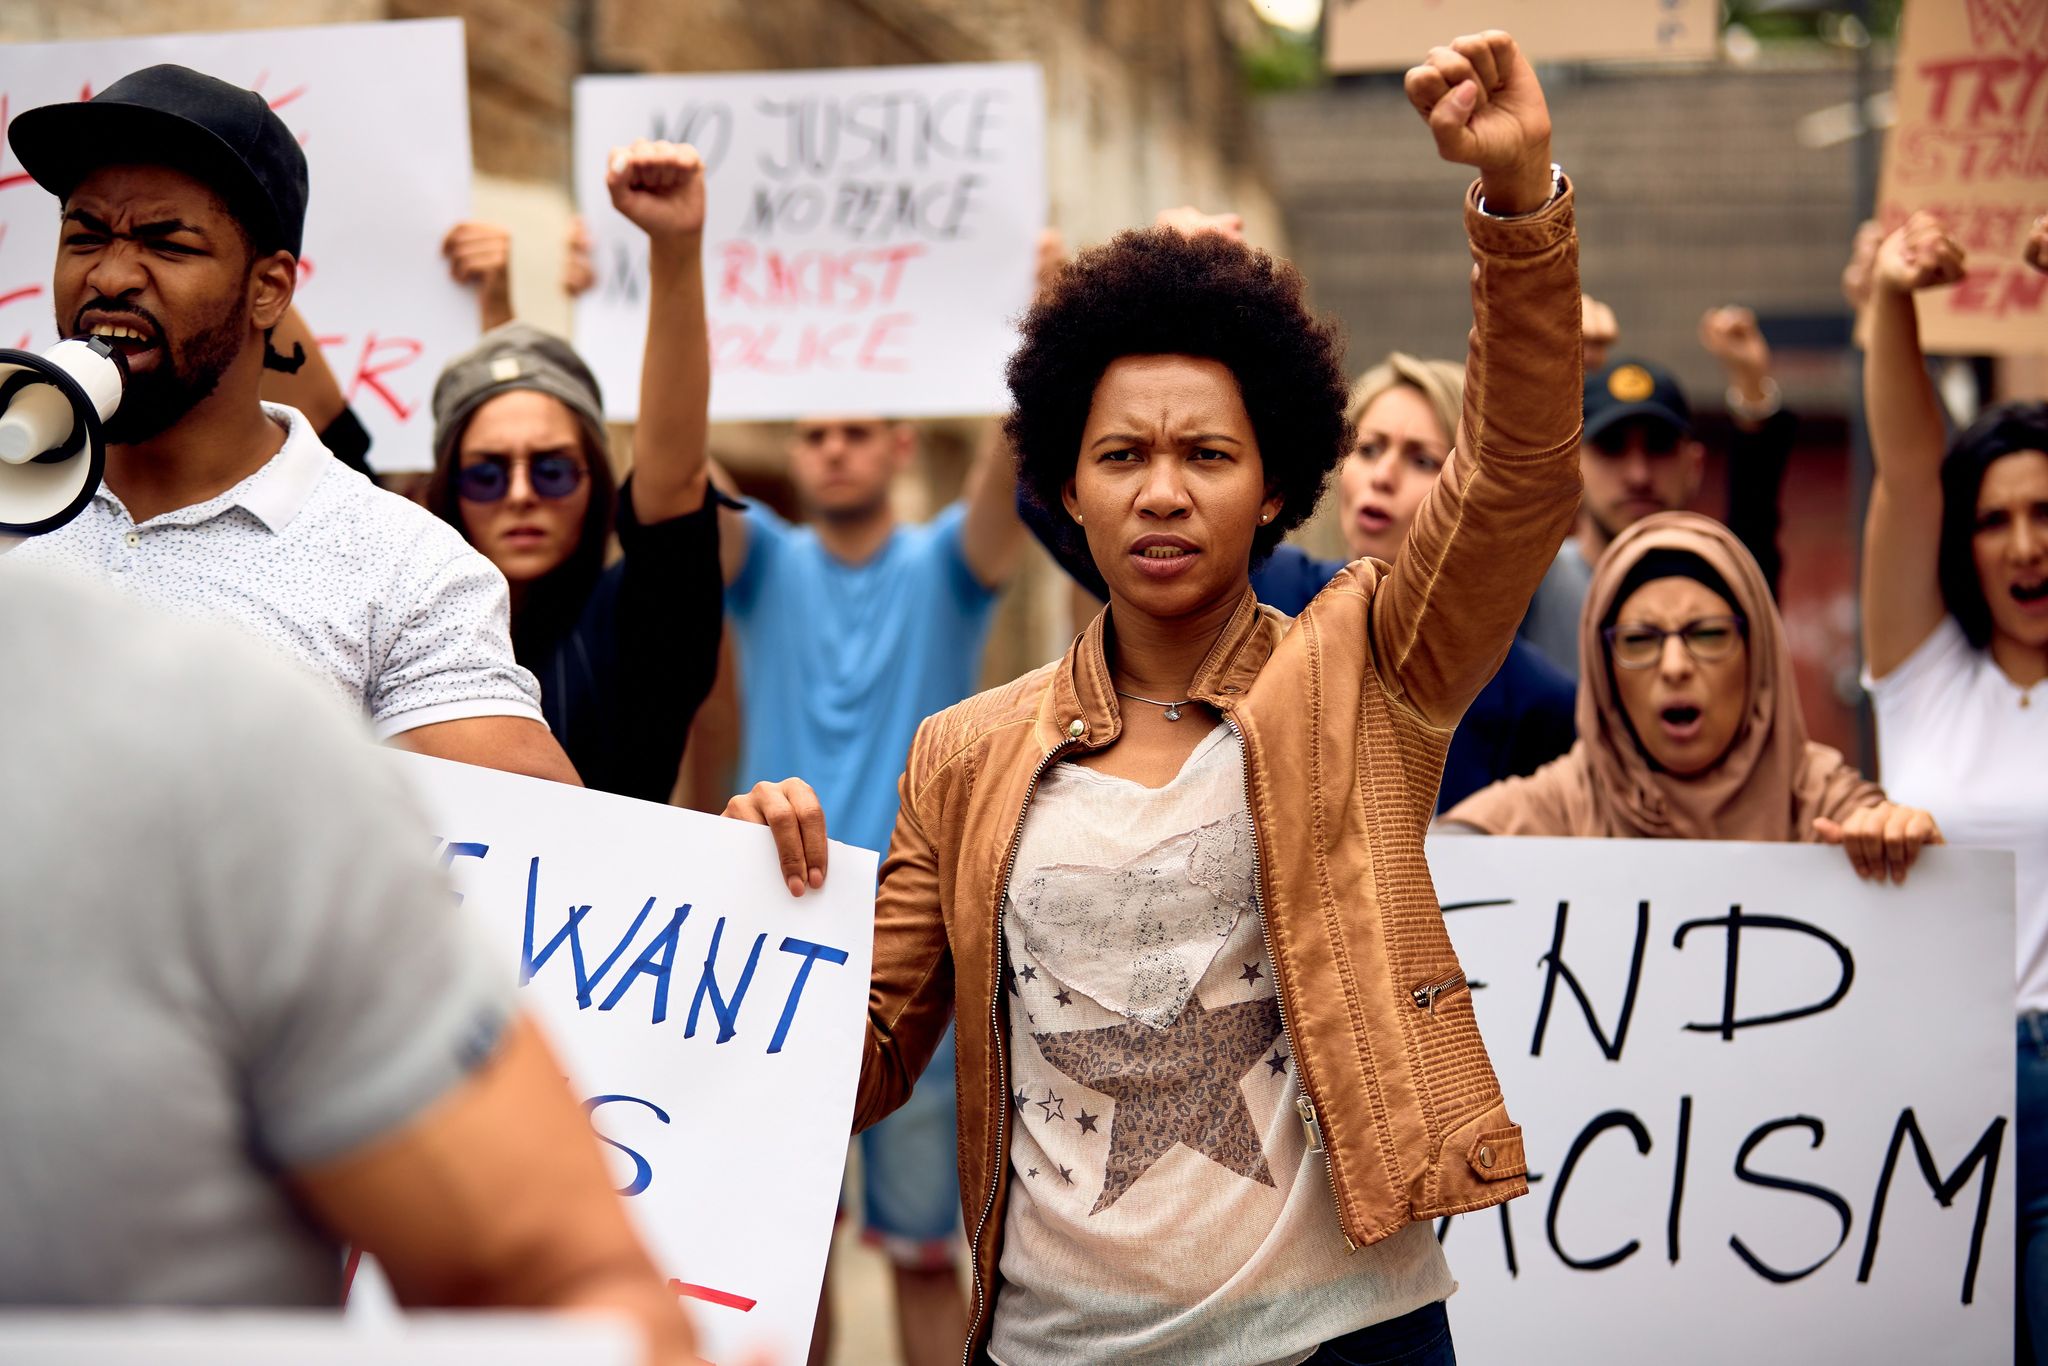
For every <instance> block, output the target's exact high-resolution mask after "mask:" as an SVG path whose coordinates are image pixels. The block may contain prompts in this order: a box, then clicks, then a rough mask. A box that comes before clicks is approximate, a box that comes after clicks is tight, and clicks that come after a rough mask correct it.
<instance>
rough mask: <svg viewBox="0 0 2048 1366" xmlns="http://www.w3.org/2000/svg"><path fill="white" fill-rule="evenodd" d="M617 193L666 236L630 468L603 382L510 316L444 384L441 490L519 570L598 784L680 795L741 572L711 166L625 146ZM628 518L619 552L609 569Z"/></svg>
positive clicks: (657, 265)
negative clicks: (719, 419) (714, 324)
mask: <svg viewBox="0 0 2048 1366" xmlns="http://www.w3.org/2000/svg"><path fill="white" fill-rule="evenodd" d="M605 183H606V188H607V189H608V190H609V191H610V192H611V198H612V204H613V205H614V206H615V207H616V208H617V209H618V210H619V212H620V213H622V214H624V215H625V216H626V217H627V218H628V219H630V220H631V221H632V222H633V223H634V224H635V225H636V226H638V227H639V228H640V229H641V230H642V231H644V232H646V234H647V237H648V269H649V307H648V315H647V349H646V353H645V357H644V359H643V361H642V368H641V380H640V418H639V423H638V425H637V427H636V428H635V431H634V440H633V448H634V464H633V471H632V475H631V477H630V478H629V479H628V480H627V481H626V483H625V485H624V487H623V488H618V487H616V486H615V485H614V483H613V478H612V467H611V462H610V459H609V456H608V443H607V441H606V437H605V427H604V406H603V402H602V400H601V399H600V397H599V394H598V387H597V380H596V379H595V378H594V377H593V376H592V375H591V373H590V370H589V368H588V367H587V366H585V365H584V363H583V361H582V360H581V358H579V357H578V356H577V355H576V353H575V351H574V350H572V349H571V348H570V347H569V345H568V343H566V342H564V341H562V340H561V339H560V338H558V337H553V336H550V335H549V334H547V333H545V332H542V331H540V330H539V329H537V328H533V327H529V326H527V325H525V324H523V323H517V322H514V323H507V324H505V325H504V326H502V327H497V328H494V329H492V330H491V331H490V332H488V333H486V334H485V335H484V337H483V339H482V340H481V341H480V342H478V344H477V345H476V347H475V349H473V350H471V351H470V352H469V353H467V354H466V355H463V356H461V357H459V358H457V359H456V360H455V361H453V362H452V363H451V364H450V365H449V366H448V368H447V369H446V370H444V371H443V372H442V374H441V378H440V380H439V381H438V382H437V383H436V384H435V386H434V474H433V478H432V480H431V481H430V482H429V484H428V486H427V505H428V506H429V507H430V508H432V509H433V510H434V511H435V512H437V513H439V514H440V515H441V516H442V517H443V518H444V519H446V520H447V521H449V522H450V523H452V524H453V525H454V526H455V527H456V528H457V529H459V530H460V531H461V532H462V534H463V535H464V536H465V537H467V538H468V540H469V542H470V543H471V544H472V545H474V546H476V548H477V549H478V550H480V551H482V552H483V553H484V554H485V555H486V556H488V557H489V558H490V560H491V562H492V563H493V564H495V565H497V566H498V568H499V569H500V570H501V571H503V573H504V575H505V578H506V580H507V581H508V582H509V583H510V584H511V588H512V644H513V648H514V650H515V651H516V652H517V654H518V656H519V662H520V663H521V664H524V665H525V666H526V667H527V668H529V669H531V670H532V671H533V673H534V676H535V677H536V678H538V679H539V680H540V685H541V709H542V711H543V713H544V714H545V715H546V717H547V721H548V726H549V727H550V729H552V730H553V731H554V733H555V738H556V739H557V740H559V741H560V742H561V744H562V748H563V749H564V750H566V751H567V752H568V755H569V758H570V760H571V761H572V762H574V763H575V765H576V770H577V772H578V773H580V774H581V775H582V777H583V781H584V783H585V784H586V785H588V786H590V787H595V788H601V789H603V790H605V791H608V792H617V793H620V794H622V795H624V796H628V797H641V798H644V799H646V800H648V801H657V802H658V801H666V800H667V799H668V796H669V792H670V790H671V788H673V786H674V785H675V780H676V767H677V764H678V763H679V762H680V761H681V758H682V752H683V744H684V741H685V739H686V738H687V736H688V734H689V729H690V721H691V718H692V717H694V716H695V715H696V712H697V707H698V704H699V703H701V702H702V701H703V700H704V696H705V694H707V693H708V692H709V691H710V690H711V684H712V681H713V679H714V678H715V676H716V673H717V667H718V638H719V630H720V626H721V621H722V616H721V612H722V606H721V595H722V592H723V580H722V578H721V577H720V574H719V567H718V521H717V509H716V506H715V503H716V501H717V500H716V497H715V495H712V494H710V492H709V485H708V482H707V473H706V443H707V439H708V432H707V405H708V402H709V397H710V389H711V365H710V353H709V343H708V340H707V337H706V332H705V323H704V277H703V267H702V259H701V257H702V245H703V228H704V176H703V163H702V161H701V160H700V159H699V157H698V155H697V152H696V150H695V149H694V148H691V147H688V146H682V145H677V144H671V143H658V142H636V143H634V144H633V145H632V146H631V147H626V148H621V149H619V150H617V151H615V152H613V153H612V157H611V164H610V166H609V168H608V170H607V174H606V178H605ZM614 530H616V531H617V533H618V538H619V547H620V551H621V555H620V558H619V560H618V562H617V563H615V564H612V565H611V566H610V567H609V568H607V567H606V563H605V561H606V552H607V550H608V547H609V542H610V539H611V535H612V533H613V531H614Z"/></svg>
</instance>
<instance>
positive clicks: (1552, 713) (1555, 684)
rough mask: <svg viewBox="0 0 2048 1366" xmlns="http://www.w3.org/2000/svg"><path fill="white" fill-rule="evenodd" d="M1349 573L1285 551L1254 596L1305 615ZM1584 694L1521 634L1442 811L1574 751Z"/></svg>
mask: <svg viewBox="0 0 2048 1366" xmlns="http://www.w3.org/2000/svg"><path fill="white" fill-rule="evenodd" d="M1567 544H1569V543H1567ZM1343 568H1344V563H1343V561H1341V560H1318V559H1314V558H1312V557H1311V556H1310V555H1308V554H1307V553H1306V552H1304V551H1303V550H1301V549H1300V548H1299V547H1297V546H1291V545H1283V546H1279V547H1276V548H1275V549H1274V551H1273V557H1272V558H1271V559H1269V560H1267V561H1266V562H1265V563H1264V564H1262V565H1260V566H1259V568H1258V570H1257V572H1255V573H1254V574H1253V575H1252V590H1253V591H1254V592H1256V593H1257V594H1258V595H1259V601H1260V602H1263V603H1265V604H1267V605H1268V606H1271V607H1277V608H1279V609H1280V610H1281V611H1283V612H1285V613H1287V614H1288V615H1289V616H1299V615H1300V614H1301V609H1302V608H1304V607H1306V606H1308V604H1309V600H1310V599H1311V598H1313V597H1315V595H1316V594H1318V593H1320V592H1322V591H1323V585H1324V584H1326V583H1328V582H1329V581H1330V580H1331V579H1334V578H1336V577H1337V574H1338V572H1339V571H1340V570H1342V569H1343ZM1577 695H1578V688H1577V685H1575V684H1574V683H1573V682H1572V680H1571V679H1570V678H1569V677H1567V676H1566V675H1565V674H1564V673H1563V672H1562V671H1561V670H1559V669H1558V668H1556V667H1555V666H1554V665H1552V664H1551V662H1550V661H1549V660H1547V659H1545V658H1544V657H1543V654H1542V652H1541V651H1539V650H1537V649H1536V648H1535V647H1534V646H1532V645H1530V644H1529V642H1528V641H1526V640H1524V639H1522V638H1521V637H1520V636H1517V637H1516V638H1515V640H1514V643H1513V644H1511V645H1510V646H1509V647H1508V654H1507V658H1506V659H1503V660H1502V661H1501V665H1500V672H1498V673H1496V674H1495V675H1494V676H1493V680H1492V681H1491V682H1489V683H1488V684H1487V685H1486V687H1485V688H1483V689H1481V690H1480V693H1479V696H1477V697H1475V698H1473V699H1472V705H1471V706H1469V707H1467V708H1466V709H1465V715H1464V716H1463V718H1461V719H1460V720H1459V722H1458V729H1457V731H1456V733H1455V734H1453V735H1452V736H1451V749H1450V753H1449V754H1447V755H1445V756H1444V780H1443V786H1442V787H1441V788H1440V789H1438V793H1437V804H1436V809H1437V810H1438V811H1439V812H1444V811H1448V810H1450V809H1451V808H1452V807H1454V806H1456V805H1457V804H1458V803H1459V802H1462V801H1464V800H1465V798H1467V797H1469V796H1471V795H1472V794H1473V793H1474V792H1477V791H1478V790H1479V789H1480V788H1482V787H1486V786H1488V785H1489V784H1492V783H1497V782H1499V781H1500V780H1501V779H1502V778H1518V777H1527V776H1528V775H1529V774H1531V773H1534V772H1535V771H1536V770H1537V769H1539V768H1541V767H1543V765H1545V764H1547V763H1549V762H1550V761H1551V760H1552V759H1555V758H1557V757H1558V756H1559V755H1561V754H1563V753H1564V752H1565V751H1566V750H1568V749H1570V748H1571V747H1572V739H1573V737H1574V736H1575V735H1576V733H1577V730H1578V726H1577V721H1576V718H1575V717H1574V715H1573V711H1574V708H1575V706H1576V703H1577Z"/></svg>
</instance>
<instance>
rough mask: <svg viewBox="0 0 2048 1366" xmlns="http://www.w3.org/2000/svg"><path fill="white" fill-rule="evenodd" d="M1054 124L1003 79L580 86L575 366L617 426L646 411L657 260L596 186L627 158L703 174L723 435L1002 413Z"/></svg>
mask: <svg viewBox="0 0 2048 1366" xmlns="http://www.w3.org/2000/svg"><path fill="white" fill-rule="evenodd" d="M1044 102H1045V97H1044V92H1043V89H1042V86H1041V82H1040V79H1039V71H1038V68H1037V67H1035V66H1030V65H1023V64H1015V63H997V64H989V65H966V66H898V67H884V68H879V69H874V70H853V71H777V72H762V73H750V74H746V75H716V76H697V75H692V76H589V77H585V78H583V79H581V80H579V81H577V82H576V172H575V176H576V200H577V204H578V206H579V207H580V209H581V210H582V213H583V215H584V219H585V221H586V222H587V223H588V225H589V228H590V236H591V248H592V255H593V259H594V262H595V265H596V269H597V283H596V285H595V287H593V288H592V289H591V290H590V291H589V292H588V293H586V294H585V295H584V296H583V297H582V298H581V299H580V300H578V302H577V306H576V345H577V348H578V349H579V350H580V351H581V352H582V353H583V355H584V357H585V358H586V359H587V360H588V361H589V362H590V364H591V367H592V368H593V369H594V370H595V372H596V374H597V377H598V381H599V383H600V384H601V385H602V386H603V388H604V396H605V410H606V413H607V415H608V416H610V417H612V418H614V419H616V420H619V421H630V420H632V419H633V417H634V416H635V414H636V413H637V411H638V408H639V401H640V355H641V348H642V346H643V344H644V339H645V337H646V331H647V242H646V239H645V238H644V237H643V236H641V234H640V232H639V230H638V229H636V228H635V227H634V226H633V225H632V224H631V223H629V222H627V221H626V219H625V218H624V217H623V216H621V215H620V214H619V213H618V212H617V211H616V210H615V209H613V208H612V207H611V198H610V196H609V195H608V194H607V193H606V192H605V186H604V178H605V161H606V158H607V156H608V155H609V153H610V150H611V149H612V148H613V147H616V146H620V145H623V144H625V143H629V142H631V141H633V140H634V139H635V138H651V139H658V140H666V141H670V142H688V143H691V144H693V145H695V146H696V148H697V149H698V151H699V152H701V153H702V154H703V156H704V161H705V166H706V170H707V173H708V176H709V180H708V191H709V200H710V203H709V211H708V212H709V217H708V221H707V222H706V224H705V231H704V277H705V304H706V309H707V312H708V314H709V320H710V327H711V366H712V383H711V416H712V419H713V420H714V421H732V420H743V419H753V418H789V417H797V416H800V415H802V414H804V413H886V414H890V415H896V416H912V417H915V416H937V415H941V414H972V413H993V412H1000V411H1003V410H1004V409H1006V408H1007V407H1008V406H1009V396H1008V391H1007V390H1006V388H1005V387H1004V383H1003V364H1004V362H1005V361H1006V360H1007V359H1008V357H1009V354H1010V351H1011V350H1012V348H1013V347H1014V346H1015V344H1016V334H1015V330H1014V326H1013V324H1014V322H1015V320H1016V318H1017V317H1018V316H1019V315H1020V314H1021V313H1022V312H1023V311H1024V308H1025V307H1026V305H1028V304H1029V303H1030V300H1031V282H1032V278H1033V273H1034V269H1035V259H1034V257H1035V252H1036V246H1037V238H1038V232H1039V229H1040V228H1041V227H1042V226H1043V224H1044V222H1045V150H1044V139H1045V107H1044Z"/></svg>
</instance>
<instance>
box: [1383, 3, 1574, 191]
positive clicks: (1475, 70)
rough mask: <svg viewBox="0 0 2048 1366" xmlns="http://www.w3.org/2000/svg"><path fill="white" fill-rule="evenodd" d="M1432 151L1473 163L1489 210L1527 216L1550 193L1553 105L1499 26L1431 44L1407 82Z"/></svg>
mask: <svg viewBox="0 0 2048 1366" xmlns="http://www.w3.org/2000/svg"><path fill="white" fill-rule="evenodd" d="M1404 86H1405V88H1406V90H1407V92H1408V102H1409V103H1410V104H1412V105H1414V106H1415V108H1416V111H1417V112H1418V113H1420V114H1421V115H1422V117H1423V119H1424V120H1425V121H1426V122H1427V123H1428V124H1429V131H1430V135H1431V136H1432V137H1434V138H1435V139H1436V150H1437V155H1438V156H1441V157H1442V158H1443V159H1444V160H1445V161H1454V162H1457V163H1459V164H1461V165H1465V166H1473V167H1477V168H1478V170H1479V174H1480V178H1481V179H1482V180H1483V181H1484V182H1485V183H1484V185H1483V187H1482V189H1481V193H1482V194H1484V195H1485V196H1486V199H1487V207H1488V208H1489V209H1490V210H1491V211H1492V212H1494V213H1507V214H1514V213H1529V212H1532V211H1533V210H1536V209H1539V208H1541V207H1543V204H1544V202H1545V201H1546V200H1548V199H1549V197H1550V106H1549V105H1547V104H1546V103H1544V100H1543V87H1542V86H1540V85H1538V84H1537V83H1536V72H1535V70H1534V69H1533V68H1531V67H1530V65H1529V62H1528V59H1527V58H1525V57H1523V56H1522V50H1521V48H1519V47H1517V46H1516V45H1515V40H1514V39H1513V38H1512V37H1510V36H1509V35H1507V34H1505V33H1503V32H1501V31H1500V30H1499V29H1488V30H1487V31H1486V32H1484V33H1476V34H1467V35H1466V36H1465V37H1462V38H1458V39H1455V40H1453V41H1452V43H1451V45H1450V46H1449V47H1433V48H1431V49H1430V50H1429V56H1428V57H1427V58H1425V59H1424V60H1423V62H1422V64H1421V65H1420V66H1414V67H1410V68H1409V69H1408V76H1407V79H1406V81H1405V82H1404Z"/></svg>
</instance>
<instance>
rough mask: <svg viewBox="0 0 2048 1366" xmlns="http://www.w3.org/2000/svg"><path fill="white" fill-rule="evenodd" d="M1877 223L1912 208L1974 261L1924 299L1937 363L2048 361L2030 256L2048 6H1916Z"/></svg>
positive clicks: (2047, 203) (1963, 0)
mask: <svg viewBox="0 0 2048 1366" xmlns="http://www.w3.org/2000/svg"><path fill="white" fill-rule="evenodd" d="M1896 70H1897V75H1896V76H1895V78H1894V83H1893V92H1894V96H1895V98H1896V100H1897V103H1898V125H1897V127H1895V128H1894V129H1893V130H1892V134H1891V139H1890V141H1889V143H1888V144H1887V145H1886V149H1885V160H1884V183H1883V187H1882V189H1881V190H1880V192H1879V195H1878V218H1879V220H1880V221H1881V222H1882V223H1883V224H1884V226H1885V229H1886V230H1887V231H1890V230H1891V229H1893V228H1896V227H1898V226H1899V225H1900V224H1901V223H1903V222H1905V221H1906V219H1907V217H1908V216H1910V215H1911V214H1912V213H1913V212H1914V211H1915V210H1918V209H1928V210H1931V211H1933V212H1935V213H1938V214H1940V215H1941V216H1942V218H1943V219H1945V220H1946V221H1947V223H1948V227H1949V231H1950V232H1952V233H1954V234H1955V237H1956V240H1957V241H1959V242H1961V243H1962V245H1963V249H1964V250H1965V251H1967V252H1969V254H1970V264H1969V275H1968V276H1967V277H1966V278H1965V279H1964V280H1963V282H1962V283H1961V284H1958V285H1956V286H1955V287H1954V288H1953V289H1941V290H1929V291H1926V292H1924V293H1922V294H1920V295H1919V296H1918V304H1919V311H1920V344H1921V346H1922V348H1924V349H1925V350H1927V351H1930V352H1945V353H1948V354H1952V355H1976V354H1980V353H1988V354H2004V355H2018V354H2029V353H2039V352H2048V275H2044V274H2043V273H2041V272H2040V271H2037V270H2035V269H2033V268H2032V267H2031V266H2029V265H2027V264H2026V263H2025V261H2024V260H2022V259H2021V252H2022V250H2023V249H2024V248H2025V246H2026V241H2027V232H2028V229H2029V228H2031V227H2032V226H2033V223H2034V220H2035V219H2036V218H2038V217H2040V216H2041V215H2042V214H2044V213H2048V3H2042V0H2031V3H2029V0H1911V3H1909V4H1907V6H1906V12H1905V16H1904V18H1903V20H1902V21H1901V32H1900V35H1899V55H1898V65H1897V68H1896Z"/></svg>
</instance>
